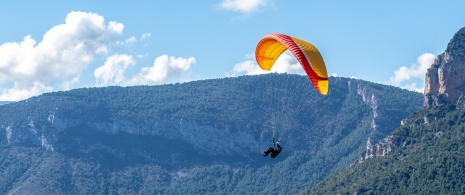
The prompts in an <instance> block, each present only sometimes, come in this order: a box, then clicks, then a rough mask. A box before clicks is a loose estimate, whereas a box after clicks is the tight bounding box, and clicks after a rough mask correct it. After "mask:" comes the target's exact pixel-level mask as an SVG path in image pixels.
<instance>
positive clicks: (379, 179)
mask: <svg viewBox="0 0 465 195" xmlns="http://www.w3.org/2000/svg"><path fill="white" fill-rule="evenodd" d="M464 109H465V105H464V104H463V103H461V104H459V105H454V104H447V105H438V106H435V107H434V108H430V109H425V110H422V111H420V112H417V113H415V114H413V115H412V116H410V117H408V118H407V119H405V120H404V124H403V125H402V126H401V127H400V128H399V129H397V130H396V131H394V132H393V133H392V134H391V135H389V137H388V138H387V139H388V140H389V142H390V143H391V144H392V145H393V146H395V148H393V149H392V151H391V152H389V153H388V154H386V155H385V156H383V157H376V158H372V159H369V160H366V161H365V162H364V163H360V164H354V165H353V166H351V167H348V168H345V169H343V170H342V171H340V172H338V173H337V174H335V175H332V176H330V177H329V178H327V179H325V180H323V181H322V182H320V183H318V184H316V185H314V186H312V187H311V188H309V189H307V190H306V191H305V192H303V194H463V193H465V182H464V181H463V178H464V176H465V171H464V170H465V169H464V165H465V145H464V143H465V133H464V130H465V110H464Z"/></svg>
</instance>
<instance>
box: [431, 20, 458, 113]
mask: <svg viewBox="0 0 465 195" xmlns="http://www.w3.org/2000/svg"><path fill="white" fill-rule="evenodd" d="M425 82H426V84H425V93H424V94H425V96H424V97H425V103H424V106H425V107H426V108H430V107H432V106H436V105H439V104H444V103H456V102H459V101H462V100H463V99H464V94H465V27H464V28H462V29H460V30H459V31H458V32H457V33H456V34H455V35H454V37H453V38H452V39H451V41H450V42H449V44H448V45H447V49H446V51H445V52H444V53H442V54H441V55H439V56H438V57H437V58H436V60H435V62H434V63H433V65H431V67H430V68H429V69H428V71H427V73H426V78H425Z"/></svg>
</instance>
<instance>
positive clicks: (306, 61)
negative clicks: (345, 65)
mask: <svg viewBox="0 0 465 195" xmlns="http://www.w3.org/2000/svg"><path fill="white" fill-rule="evenodd" d="M286 50H289V51H290V52H291V53H292V54H293V55H294V57H295V58H296V59H297V61H298V62H299V63H300V64H301V65H302V68H303V69H304V70H305V73H307V76H308V78H309V79H310V81H311V82H312V83H313V86H314V87H315V89H316V90H317V91H318V92H319V93H320V94H323V95H326V94H327V93H328V73H327V72H326V65H325V62H324V60H323V57H322V56H321V54H320V52H319V51H318V49H316V47H315V46H313V45H312V44H311V43H309V42H307V41H304V40H302V39H299V38H296V37H292V36H288V35H284V34H278V33H276V34H269V35H266V36H265V37H263V38H262V39H261V40H260V41H259V42H258V44H257V48H256V50H255V59H256V60H257V63H258V65H259V66H260V68H261V69H263V70H267V71H269V70H271V68H272V67H273V64H274V63H275V61H276V59H278V57H279V56H280V55H281V54H282V53H283V52H284V51H286Z"/></svg>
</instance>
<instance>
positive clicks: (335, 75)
mask: <svg viewBox="0 0 465 195" xmlns="http://www.w3.org/2000/svg"><path fill="white" fill-rule="evenodd" d="M331 76H333V77H338V76H339V75H338V74H337V73H333V74H331Z"/></svg>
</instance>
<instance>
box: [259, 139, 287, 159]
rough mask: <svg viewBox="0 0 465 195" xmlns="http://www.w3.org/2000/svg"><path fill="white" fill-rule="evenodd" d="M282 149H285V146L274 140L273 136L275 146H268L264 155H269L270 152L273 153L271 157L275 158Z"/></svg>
mask: <svg viewBox="0 0 465 195" xmlns="http://www.w3.org/2000/svg"><path fill="white" fill-rule="evenodd" d="M281 150H283V147H281V144H280V143H279V142H274V138H273V146H272V147H270V148H268V150H267V151H265V152H263V156H264V157H267V156H268V154H270V153H271V158H275V157H276V156H278V154H279V153H280V152H281Z"/></svg>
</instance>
